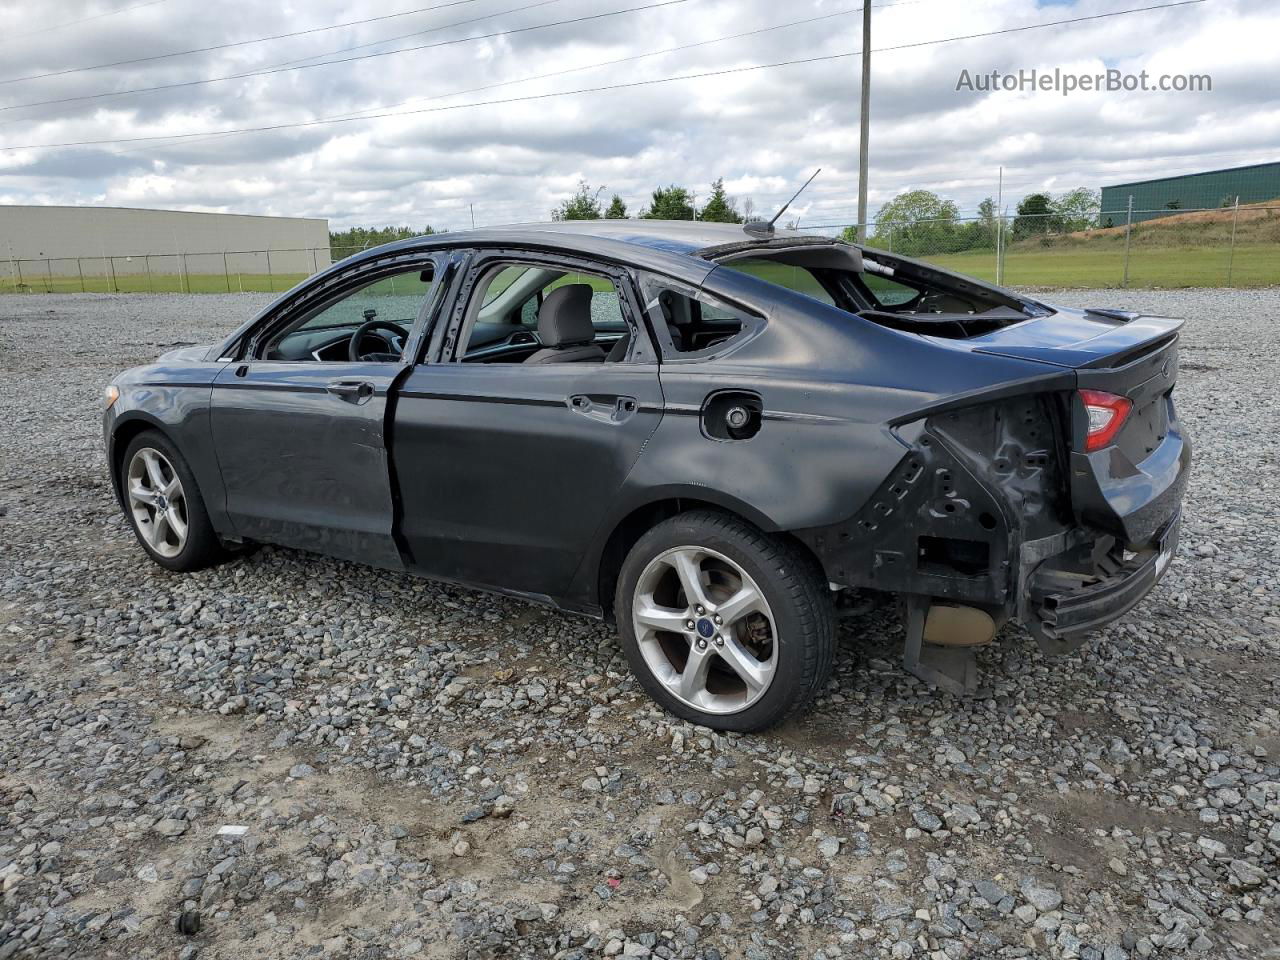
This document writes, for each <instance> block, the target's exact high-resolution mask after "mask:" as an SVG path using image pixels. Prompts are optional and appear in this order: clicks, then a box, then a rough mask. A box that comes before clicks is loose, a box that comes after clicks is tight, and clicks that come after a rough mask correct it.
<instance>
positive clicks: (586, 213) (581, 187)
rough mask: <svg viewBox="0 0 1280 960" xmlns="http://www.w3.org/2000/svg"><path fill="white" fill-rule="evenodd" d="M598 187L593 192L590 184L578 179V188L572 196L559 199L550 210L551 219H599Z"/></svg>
mask: <svg viewBox="0 0 1280 960" xmlns="http://www.w3.org/2000/svg"><path fill="white" fill-rule="evenodd" d="M603 190H604V187H600V188H599V189H597V190H596V191H595V192H594V193H593V192H592V190H591V185H590V184H588V183H587V181H585V180H579V181H578V189H577V190H576V191H574V194H573V196H572V197H570V198H569V199H568V200H564V201H561V203H560V206H558V207H556V208H555V209H554V210H552V211H551V219H552V220H599V219H600V193H601V191H603Z"/></svg>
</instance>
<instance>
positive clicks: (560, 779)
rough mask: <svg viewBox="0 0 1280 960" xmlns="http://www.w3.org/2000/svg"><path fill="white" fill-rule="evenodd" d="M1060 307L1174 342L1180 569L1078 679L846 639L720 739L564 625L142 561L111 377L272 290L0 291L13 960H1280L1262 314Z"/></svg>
mask: <svg viewBox="0 0 1280 960" xmlns="http://www.w3.org/2000/svg"><path fill="white" fill-rule="evenodd" d="M1058 299H1060V300H1062V301H1065V302H1071V303H1080V304H1093V305H1098V304H1099V303H1107V304H1109V305H1116V306H1122V307H1135V308H1139V309H1146V310H1149V311H1151V312H1159V313H1168V314H1173V315H1184V316H1188V317H1190V318H1191V323H1190V325H1189V326H1188V328H1187V332H1186V336H1185V341H1184V344H1185V346H1184V350H1183V368H1182V371H1183V372H1182V380H1181V384H1180V386H1179V396H1180V400H1181V410H1182V418H1183V422H1184V424H1185V426H1186V428H1187V430H1188V432H1189V433H1190V434H1191V435H1192V437H1193V438H1194V441H1195V443H1196V445H1197V455H1198V461H1197V466H1196V472H1195V477H1194V479H1193V482H1192V485H1191V489H1190V492H1189V495H1188V503H1187V512H1186V519H1185V522H1184V525H1183V542H1182V545H1181V547H1180V550H1179V554H1178V557H1177V559H1176V560H1175V562H1174V565H1173V568H1172V570H1171V572H1170V574H1169V575H1168V577H1167V578H1166V579H1165V581H1164V582H1163V583H1162V585H1161V586H1160V587H1159V588H1158V589H1157V590H1156V591H1155V593H1154V594H1153V595H1152V596H1151V597H1150V598H1149V599H1148V600H1147V601H1146V602H1145V603H1144V604H1143V605H1142V606H1141V607H1140V608H1139V609H1138V610H1136V611H1134V612H1133V613H1132V614H1130V615H1129V616H1128V617H1126V618H1125V619H1124V620H1123V621H1122V622H1121V623H1119V624H1117V625H1114V626H1112V627H1111V628H1109V629H1107V630H1105V631H1103V633H1102V634H1101V635H1100V636H1099V637H1098V638H1097V640H1096V641H1095V642H1094V643H1093V644H1092V645H1091V646H1089V647H1087V648H1086V649H1084V650H1083V651H1081V652H1079V653H1077V654H1075V655H1072V656H1068V657H1065V658H1060V659H1048V658H1045V657H1043V656H1041V655H1040V654H1039V652H1038V651H1037V650H1036V649H1035V648H1034V646H1032V645H1031V644H1030V641H1029V640H1028V639H1027V637H1026V636H1025V635H1024V634H1022V633H1021V632H1020V631H1007V636H1006V637H1005V640H1006V641H1007V642H1005V643H1004V644H1002V645H1000V646H998V647H995V648H992V649H990V650H989V651H985V652H984V653H983V664H984V667H985V670H986V675H987V683H988V687H987V690H986V691H985V694H984V695H983V696H980V697H977V698H974V699H969V700H961V699H957V698H955V697H952V696H948V695H945V694H941V693H938V692H936V691H933V690H930V689H929V688H927V687H925V686H923V685H922V684H920V683H918V682H917V681H915V680H914V679H913V678H911V677H909V676H907V675H905V674H904V673H903V672H902V670H901V669H900V668H899V666H898V661H897V657H896V655H895V652H896V650H897V649H898V646H899V644H900V633H899V628H898V626H897V625H896V623H895V622H894V621H893V619H892V618H890V617H888V616H887V615H885V614H872V615H867V616H864V617H862V618H861V619H850V620H847V621H845V622H844V624H843V627H842V633H843V636H842V643H841V649H840V653H839V658H838V664H837V671H836V675H835V678H834V679H833V681H832V683H831V685H830V688H829V689H828V690H827V692H826V694H825V695H824V697H823V698H822V699H821V700H820V702H819V703H818V705H817V707H816V708H815V709H814V710H813V711H812V712H811V713H810V714H809V715H807V716H805V717H803V718H801V719H799V720H797V721H795V722H793V723H792V724H791V725H789V726H787V727H786V728H783V729H781V730H778V731H776V732H774V733H773V734H770V735H766V736H751V737H740V736H721V735H717V734H713V733H711V732H709V731H707V730H705V729H700V728H694V727H691V726H689V725H687V724H683V723H679V722H675V721H673V720H672V719H671V718H669V717H667V716H665V715H664V714H662V713H661V712H659V711H658V710H657V709H655V708H654V707H653V706H651V705H650V703H649V702H648V701H647V700H646V699H645V698H644V697H643V696H642V695H641V694H640V692H639V690H638V689H637V686H636V684H635V683H634V682H633V681H632V680H631V679H630V678H629V676H628V675H627V671H626V668H625V664H624V662H623V659H622V657H621V655H620V653H619V651H618V648H617V646H616V643H615V640H614V638H613V636H612V635H611V634H610V632H609V631H608V630H607V629H605V628H604V627H602V626H601V625H599V624H596V623H593V622H591V621H589V620H585V619H578V618H574V617H571V616H567V615H562V614H559V613H556V612H553V611H548V610H545V609H542V608H539V607H535V606H532V605H528V604H524V603H521V602H518V601H515V600H509V599H503V598H496V597H491V596H487V595H485V594H481V593H477V592H473V591H468V590H464V589H459V588H454V587H448V586H437V585H434V584H430V583H426V582H422V581H416V580H413V579H410V578H408V577H405V576H399V575H394V574H390V573H386V572H379V571H373V570H367V569H362V568H359V567H356V566H352V565H348V564H344V563H340V562H336V561H331V560H326V559H323V558H318V557H312V556H306V555H303V554H298V553H292V552H288V551H282V550H275V549H262V550H259V551H257V552H255V553H252V554H250V555H248V556H246V557H242V558H240V559H238V560H236V561H235V562H232V563H230V564H228V565H226V566H223V567H220V568H218V569H215V570H211V571H207V572H204V573H201V574H198V575H189V576H179V575H173V574H169V573H166V572H165V571H163V570H161V569H160V568H158V567H156V566H154V565H153V564H151V563H149V562H147V561H146V560H145V559H144V557H143V554H142V552H141V551H140V549H139V548H138V547H137V546H136V545H135V544H134V542H133V539H132V537H131V535H130V533H129V531H128V530H127V528H126V526H125V522H124V520H123V518H122V517H121V515H120V513H119V511H118V510H117V508H116V507H115V505H114V503H113V502H112V499H111V495H110V492H109V487H108V483H107V480H106V478H105V476H104V467H103V460H102V454H101V451H100V449H99V445H100V440H99V402H100V400H99V398H100V393H101V389H102V386H103V384H104V383H105V382H106V381H107V380H108V379H109V377H110V376H111V375H112V374H113V373H115V372H116V371H118V370H120V369H122V368H124V367H127V366H130V365H132V364H136V363H141V362H144V361H146V360H149V359H150V358H152V357H154V356H155V355H156V354H158V353H159V352H161V351H162V350H163V349H164V348H166V347H169V346H172V345H174V344H176V343H183V342H192V341H199V342H204V341H209V340H212V339H214V337H215V336H217V335H219V334H221V333H222V332H223V331H226V330H228V329H230V328H231V327H233V326H234V325H235V324H237V323H238V322H239V321H240V319H242V318H243V317H245V316H247V315H248V314H249V313H250V312H251V311H253V310H254V309H256V307H257V306H258V305H259V304H260V303H262V302H264V299H263V298H261V297H254V296H248V295H243V296H232V297H223V296H202V297H177V296H173V297H170V296H153V297H143V296H139V297H124V296H117V297H108V296H92V295H90V296H85V295H80V296H26V297H12V296H11V297H3V298H0V386H2V389H0V424H3V428H2V429H3V461H2V463H0V475H2V476H3V488H2V489H0V637H2V638H3V641H2V642H0V890H2V891H3V892H2V897H3V901H2V905H0V960H3V958H6V957H13V956H32V957H73V956H74V957H121V958H125V957H127V958H146V957H166V958H168V957H179V958H182V960H189V958H192V957H196V956H199V957H201V958H228V960H230V958H237V960H238V958H244V957H249V956H258V957H269V958H275V957H330V956H331V957H359V958H382V957H392V958H394V957H413V956H422V957H476V958H480V957H485V958H488V957H508V956H510V957H517V956H530V957H534V956H536V957H550V956H554V957H563V958H577V957H596V956H618V955H621V956H623V957H647V956H657V957H689V958H703V960H714V958H736V957H745V958H786V957H811V958H832V957H867V956H877V957H892V958H906V957H918V958H923V957H931V958H951V960H955V958H961V957H1033V956H1034V957H1083V958H1090V960H1099V958H1102V960H1120V958H1125V957H1150V956H1157V957H1166V956H1182V955H1191V956H1204V957H1214V958H1218V957H1226V958H1232V957H1250V958H1253V957H1276V956H1280V948H1277V946H1276V944H1277V941H1280V879H1278V878H1277V875H1278V873H1280V871H1278V870H1277V862H1278V857H1280V712H1278V710H1277V707H1278V706H1280V702H1278V700H1277V694H1278V693H1280V609H1278V608H1277V596H1278V591H1280V545H1278V536H1277V534H1278V532H1280V495H1278V492H1277V491H1278V487H1277V483H1278V482H1280V470H1278V469H1277V456H1276V447H1275V438H1274V434H1275V431H1276V427H1277V425H1278V424H1280V400H1278V399H1277V394H1278V393H1280V391H1278V389H1277V385H1278V384H1280V290H1269V291H1252V292H1246V291H1227V290H1222V291H1215V290H1200V291H1194V292H1158V293H1152V292H1139V291H1131V292H1127V293H1120V292H1112V293H1109V294H1108V293H1100V292H1092V293H1088V294H1070V293H1068V294H1061V295H1059V296H1058ZM233 826H238V827H241V828H247V829H242V830H229V829H228V828H229V827H233Z"/></svg>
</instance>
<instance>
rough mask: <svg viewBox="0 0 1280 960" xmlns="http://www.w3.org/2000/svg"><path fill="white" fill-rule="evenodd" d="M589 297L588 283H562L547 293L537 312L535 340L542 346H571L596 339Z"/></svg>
mask: <svg viewBox="0 0 1280 960" xmlns="http://www.w3.org/2000/svg"><path fill="white" fill-rule="evenodd" d="M591 295H592V290H591V284H589V283H570V284H566V285H565V286H563V287H556V289H554V290H552V291H551V292H550V293H549V294H547V297H546V299H545V300H543V301H542V306H541V307H540V308H539V310H538V339H539V340H541V341H542V345H543V346H544V347H571V346H574V345H576V344H580V343H590V342H591V341H593V340H594V339H595V338H596V330H595V327H593V326H592V325H591Z"/></svg>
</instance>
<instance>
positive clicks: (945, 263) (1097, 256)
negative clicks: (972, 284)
mask: <svg viewBox="0 0 1280 960" xmlns="http://www.w3.org/2000/svg"><path fill="white" fill-rule="evenodd" d="M1230 249H1231V248H1230V246H1216V245H1215V246H1203V247H1160V248H1153V247H1141V246H1138V245H1134V246H1133V247H1132V248H1131V250H1130V252H1129V286H1130V287H1154V288H1169V287H1226V286H1232V287H1263V286H1271V285H1275V284H1280V246H1277V245H1275V244H1239V243H1238V244H1236V248H1235V254H1234V256H1232V255H1231V252H1230ZM1229 258H1230V279H1228V272H1227V271H1228V259H1229ZM924 259H926V260H928V261H929V262H931V263H936V264H937V265H938V266H940V267H945V268H946V269H948V270H954V271H956V272H957V273H966V274H969V275H970V276H972V277H977V278H978V279H980V280H988V281H994V280H995V278H996V260H995V252H994V251H991V250H973V251H968V252H965V253H952V254H942V255H940V256H936V257H925V258H924ZM1123 277H1124V251H1123V248H1121V249H1119V250H1116V249H1112V248H1111V247H1110V246H1107V247H1092V246H1077V247H1063V248H1059V249H1053V248H1050V249H1044V250H1035V249H1019V248H1018V247H1016V246H1015V247H1014V248H1013V249H1011V250H1010V251H1009V252H1008V254H1007V255H1006V256H1005V261H1004V278H1003V282H1004V285H1005V286H1009V287H1019V286H1034V287H1079V288H1098V289H1104V288H1107V287H1118V286H1120V284H1121V281H1122V279H1123Z"/></svg>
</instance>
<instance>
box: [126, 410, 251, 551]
mask: <svg viewBox="0 0 1280 960" xmlns="http://www.w3.org/2000/svg"><path fill="white" fill-rule="evenodd" d="M120 491H121V493H122V494H123V497H124V502H125V514H126V515H127V516H128V518H129V522H130V524H131V525H132V526H133V532H134V535H135V536H137V538H138V542H139V543H140V544H142V548H143V549H144V550H146V551H147V554H148V555H149V556H150V557H151V559H152V560H154V561H155V562H156V563H158V564H160V565H161V566H162V567H167V568H168V569H170V570H179V571H188V570H199V569H200V568H202V567H207V566H210V565H211V564H214V563H217V562H218V561H220V560H223V559H225V558H226V557H227V556H228V551H227V550H225V549H224V548H223V546H222V544H221V543H220V542H219V541H218V535H217V533H215V532H214V529H213V524H212V523H210V522H209V514H208V512H207V511H206V510H205V507H204V499H203V498H202V497H201V496H200V488H199V487H198V486H196V478H195V476H194V474H192V472H191V468H190V467H188V466H187V461H186V460H185V459H183V457H182V454H180V453H179V452H178V450H177V448H176V447H175V446H174V445H173V444H172V443H170V442H169V439H168V438H167V437H165V436H164V434H162V433H160V432H159V431H158V430H144V431H143V432H142V433H140V434H138V435H137V436H136V437H134V438H133V441H132V442H131V443H130V444H129V446H128V448H127V449H126V450H125V452H124V457H123V458H122V460H121V462H120Z"/></svg>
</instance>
